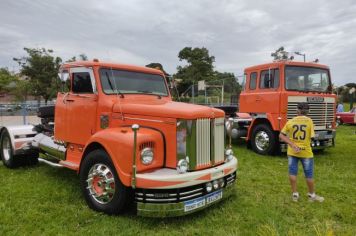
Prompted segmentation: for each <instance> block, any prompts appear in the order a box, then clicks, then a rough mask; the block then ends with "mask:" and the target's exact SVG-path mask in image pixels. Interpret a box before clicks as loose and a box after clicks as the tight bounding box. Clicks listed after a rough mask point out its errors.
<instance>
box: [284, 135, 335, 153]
mask: <svg viewBox="0 0 356 236" xmlns="http://www.w3.org/2000/svg"><path fill="white" fill-rule="evenodd" d="M335 137H336V131H335V130H316V131H315V137H314V140H313V141H312V142H311V144H310V145H311V147H312V149H313V150H320V149H325V148H328V147H333V146H335V142H334V140H335ZM281 151H282V152H287V144H286V143H281Z"/></svg>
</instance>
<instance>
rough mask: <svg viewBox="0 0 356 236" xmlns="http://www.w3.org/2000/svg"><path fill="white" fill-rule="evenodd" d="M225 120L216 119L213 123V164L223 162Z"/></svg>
mask: <svg viewBox="0 0 356 236" xmlns="http://www.w3.org/2000/svg"><path fill="white" fill-rule="evenodd" d="M224 121H225V119H224V118H223V117H222V118H216V119H215V121H214V163H220V162H223V161H224V159H225V158H224V155H225V154H224V152H225V150H224V147H225V126H224Z"/></svg>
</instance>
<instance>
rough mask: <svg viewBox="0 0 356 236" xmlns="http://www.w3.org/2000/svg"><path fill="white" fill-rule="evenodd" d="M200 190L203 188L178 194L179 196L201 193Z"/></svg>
mask: <svg viewBox="0 0 356 236" xmlns="http://www.w3.org/2000/svg"><path fill="white" fill-rule="evenodd" d="M202 190H203V188H197V189H194V190H191V191H187V192H180V195H187V194H190V193H195V192H198V191H202Z"/></svg>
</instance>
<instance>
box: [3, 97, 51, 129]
mask: <svg viewBox="0 0 356 236" xmlns="http://www.w3.org/2000/svg"><path fill="white" fill-rule="evenodd" d="M54 103H55V102H54V101H50V102H48V103H47V105H54ZM45 105H46V104H45V103H43V102H41V103H38V102H37V101H26V102H23V103H0V126H3V125H19V124H29V123H36V122H37V121H38V120H39V119H38V118H37V111H38V108H39V107H40V106H45Z"/></svg>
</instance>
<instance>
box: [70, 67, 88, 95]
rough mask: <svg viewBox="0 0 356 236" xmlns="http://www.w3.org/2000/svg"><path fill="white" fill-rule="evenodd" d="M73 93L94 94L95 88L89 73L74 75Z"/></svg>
mask: <svg viewBox="0 0 356 236" xmlns="http://www.w3.org/2000/svg"><path fill="white" fill-rule="evenodd" d="M72 92H73V93H93V86H92V84H91V80H90V74H89V73H88V72H79V73H73V80H72Z"/></svg>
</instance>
